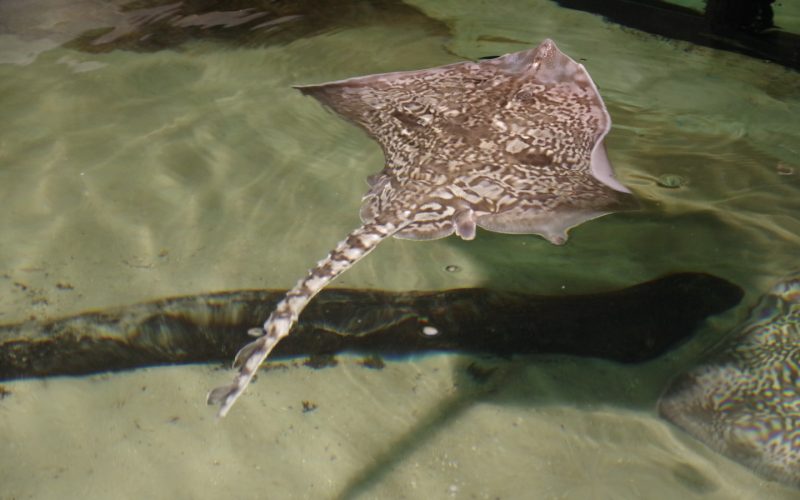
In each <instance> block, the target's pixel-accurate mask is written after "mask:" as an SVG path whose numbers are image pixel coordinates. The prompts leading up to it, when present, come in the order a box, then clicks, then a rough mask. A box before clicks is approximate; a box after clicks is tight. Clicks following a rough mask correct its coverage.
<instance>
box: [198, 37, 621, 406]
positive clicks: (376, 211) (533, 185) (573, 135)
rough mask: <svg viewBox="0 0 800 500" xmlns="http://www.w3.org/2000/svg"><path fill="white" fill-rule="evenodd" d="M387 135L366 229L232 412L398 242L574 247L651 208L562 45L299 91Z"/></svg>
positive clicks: (215, 397) (291, 300) (216, 399)
mask: <svg viewBox="0 0 800 500" xmlns="http://www.w3.org/2000/svg"><path fill="white" fill-rule="evenodd" d="M298 88H299V89H300V90H301V91H302V92H303V93H304V94H307V95H311V96H313V97H315V98H317V99H318V100H319V101H320V102H322V103H323V104H325V105H327V106H329V107H330V108H332V109H333V110H334V111H336V112H337V113H339V114H340V115H342V116H343V117H344V118H346V119H348V120H350V121H352V122H353V123H355V124H356V125H358V126H360V127H361V128H362V129H364V130H365V131H366V132H367V133H368V134H369V135H370V136H372V137H373V138H374V139H376V140H377V141H378V142H379V143H380V145H381V147H382V148H383V152H384V155H385V157H386V166H385V167H384V169H383V170H382V171H381V172H379V173H378V174H376V175H373V176H371V177H370V178H369V179H368V182H369V185H370V190H369V191H368V192H367V194H366V196H365V197H364V199H363V205H362V207H361V212H360V215H361V219H362V221H363V225H362V226H361V227H359V228H358V229H356V230H354V231H353V232H351V233H350V234H349V235H348V236H347V237H346V238H345V239H344V240H342V241H341V242H339V244H338V245H337V246H336V248H335V249H334V250H333V251H332V252H331V253H330V254H328V256H327V257H325V258H324V259H323V260H321V261H319V263H317V265H316V267H314V268H313V269H311V270H310V271H309V273H308V275H307V276H306V277H305V278H303V279H301V280H300V281H299V282H298V283H297V285H295V287H294V288H293V289H291V290H290V291H289V292H288V293H287V294H286V298H285V299H284V300H282V301H281V302H280V303H279V304H278V305H277V307H276V309H275V311H274V312H273V313H272V314H271V315H270V317H269V319H267V321H266V322H265V323H264V326H263V329H254V330H253V331H252V333H253V334H254V335H260V337H259V338H258V339H257V340H255V341H254V342H251V343H250V344H248V345H246V346H245V347H244V348H242V350H240V351H239V353H238V354H237V355H236V360H235V363H234V365H235V366H238V367H239V373H238V374H237V375H236V377H235V379H234V381H233V383H232V384H230V385H226V386H223V387H218V388H216V389H214V390H213V391H211V393H209V395H208V403H209V404H220V405H221V406H220V409H219V416H220V417H222V416H224V415H225V414H227V412H228V411H229V410H230V408H231V406H232V405H233V404H234V402H235V401H236V399H237V398H238V397H239V396H240V395H241V394H242V392H243V391H244V390H245V388H246V387H247V385H248V383H249V382H250V380H251V379H252V377H253V375H254V374H255V372H256V370H257V369H258V367H259V365H261V363H262V362H263V361H264V359H266V357H267V356H268V355H269V353H270V351H271V350H272V349H273V348H274V347H275V345H276V344H277V343H278V342H279V341H280V340H281V339H282V338H284V337H286V336H287V335H288V334H289V331H290V330H291V328H292V325H293V324H294V323H295V322H296V321H297V318H298V315H299V314H300V312H301V311H302V310H303V308H305V306H306V304H308V302H309V301H310V300H311V298H312V297H314V295H316V294H317V293H318V292H319V291H320V290H321V289H322V288H323V287H324V286H325V285H327V284H328V283H329V282H330V281H331V280H333V279H334V278H336V277H337V276H338V275H340V274H341V273H342V272H344V271H346V270H347V269H349V268H350V267H351V266H352V265H353V264H354V263H355V262H357V261H358V260H360V259H361V258H362V257H364V256H365V255H367V254H368V253H369V252H371V251H372V250H373V249H374V248H375V247H376V246H377V245H378V243H380V242H381V241H383V240H384V239H385V238H387V237H389V236H396V237H399V238H407V239H415V240H432V239H437V238H443V237H445V236H449V235H450V234H452V233H456V234H457V235H459V236H461V237H462V238H463V239H465V240H471V239H473V238H474V237H475V232H476V227H477V226H480V227H483V228H484V229H488V230H490V231H497V232H503V233H522V234H539V235H541V236H543V237H544V238H545V239H547V240H548V241H550V242H551V243H554V244H557V245H560V244H563V243H565V242H566V240H567V231H568V230H569V229H570V228H572V227H575V226H577V225H579V224H581V223H583V222H584V221H587V220H589V219H594V218H596V217H600V216H602V215H605V214H609V213H612V212H616V211H620V210H628V209H633V208H635V207H637V203H636V201H635V198H634V197H633V196H632V195H631V194H630V191H629V190H628V189H627V188H625V186H623V185H622V184H620V183H619V182H618V181H617V180H616V179H615V178H614V174H613V170H612V167H611V163H610V162H609V160H608V156H607V155H606V150H605V145H604V143H603V138H604V137H605V136H606V134H607V133H608V131H609V129H610V127H611V119H610V117H609V115H608V112H607V111H606V108H605V105H604V104H603V100H602V98H601V97H600V94H599V93H598V91H597V87H595V85H594V82H592V79H591V78H590V77H589V74H588V73H587V72H586V69H585V68H584V67H583V66H582V65H580V64H578V63H576V62H575V61H573V60H572V59H570V58H569V57H568V56H566V55H565V54H564V53H562V52H561V51H560V50H558V48H557V47H556V45H555V43H553V41H552V40H545V41H543V42H542V43H541V44H540V45H539V46H538V47H537V48H536V49H533V50H527V51H524V52H516V53H513V54H507V55H504V56H501V57H498V58H495V59H491V60H484V61H480V62H463V63H457V64H451V65H447V66H442V67H438V68H432V69H426V70H420V71H406V72H397V73H386V74H380V75H371V76H365V77H360V78H352V79H349V80H342V81H337V82H332V83H325V84H321V85H309V86H302V87H298Z"/></svg>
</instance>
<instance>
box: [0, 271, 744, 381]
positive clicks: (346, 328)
mask: <svg viewBox="0 0 800 500" xmlns="http://www.w3.org/2000/svg"><path fill="white" fill-rule="evenodd" d="M283 293H284V292H283V291H273V290H244V291H234V292H222V293H212V294H207V295H197V296H186V297H176V298H168V299H163V300H158V301H153V302H148V303H143V304H137V305H133V306H129V307H122V308H118V309H114V310H107V311H101V312H88V313H84V314H79V315H76V316H71V317H67V318H63V319H57V320H52V321H48V322H35V321H32V322H25V323H19V324H12V325H3V326H0V379H14V378H21V377H42V376H51V375H81V374H90V373H96V372H102V371H114V370H124V369H131V368H136V367H142V366H152V365H161V364H175V363H198V362H212V361H223V360H224V361H228V360H229V359H231V357H232V356H233V354H234V353H235V352H236V351H237V350H238V349H239V348H240V347H241V345H242V344H243V343H245V342H246V341H247V340H249V337H248V336H247V335H246V333H245V332H246V331H247V330H248V329H249V328H251V327H253V326H255V325H258V324H259V323H261V322H262V321H263V320H264V319H265V318H266V317H267V316H268V315H269V313H270V312H271V310H272V309H273V307H274V305H275V303H276V302H277V301H278V300H280V298H282V297H283ZM742 295H743V292H742V290H741V289H740V288H739V287H737V286H736V285H733V284H731V283H729V282H727V281H725V280H723V279H721V278H717V277H714V276H711V275H708V274H696V273H681V274H673V275H669V276H666V277H663V278H659V279H656V280H653V281H649V282H646V283H642V284H639V285H635V286H632V287H629V288H626V289H622V290H616V291H609V292H604V293H596V294H591V295H577V296H564V297H541V296H535V295H529V294H522V293H510V292H500V291H495V290H487V289H481V288H470V289H459V290H448V291H440V292H406V293H390V292H383V291H370V290H347V289H332V290H326V291H323V292H322V293H320V295H319V296H318V298H317V299H316V300H315V301H314V302H312V303H311V305H310V306H309V307H308V309H307V310H306V311H305V312H304V313H303V315H302V317H301V319H300V322H299V323H298V325H297V327H296V328H295V330H294V331H293V333H292V334H291V335H290V336H289V337H288V338H286V339H285V340H284V341H283V342H281V343H280V344H279V345H278V347H277V348H276V350H275V353H274V357H275V358H280V357H287V356H319V355H332V354H335V353H338V352H344V351H349V352H358V353H368V354H377V355H381V356H404V355H411V354H416V353H422V352H431V351H449V352H463V353H486V354H493V355H499V356H511V355H513V354H568V355H574V356H588V357H596V358H603V359H608V360H612V361H617V362H622V363H638V362H643V361H647V360H651V359H653V358H655V357H658V356H659V355H661V354H663V353H664V352H666V351H667V350H669V349H672V348H674V347H675V346H677V345H678V344H680V343H681V342H683V341H684V340H686V339H687V338H688V337H690V336H691V334H692V332H693V331H694V330H695V328H696V327H697V326H698V325H699V324H700V323H701V322H702V321H703V320H704V319H705V318H706V317H708V316H710V315H712V314H717V313H720V312H722V311H725V310H727V309H729V308H731V307H733V306H735V305H736V304H738V302H739V301H740V300H741V298H742Z"/></svg>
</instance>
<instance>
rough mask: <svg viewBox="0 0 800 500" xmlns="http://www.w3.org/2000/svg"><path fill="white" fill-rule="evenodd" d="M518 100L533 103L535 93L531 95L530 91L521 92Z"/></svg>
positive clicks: (518, 93) (518, 94)
mask: <svg viewBox="0 0 800 500" xmlns="http://www.w3.org/2000/svg"><path fill="white" fill-rule="evenodd" d="M516 98H517V99H519V100H520V101H532V100H533V93H531V92H530V91H529V90H520V91H519V92H517V95H516Z"/></svg>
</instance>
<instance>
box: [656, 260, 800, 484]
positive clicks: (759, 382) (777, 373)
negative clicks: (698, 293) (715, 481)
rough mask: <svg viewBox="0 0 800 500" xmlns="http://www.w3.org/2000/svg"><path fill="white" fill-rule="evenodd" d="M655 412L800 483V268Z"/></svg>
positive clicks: (738, 457) (736, 456)
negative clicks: (718, 351)
mask: <svg viewBox="0 0 800 500" xmlns="http://www.w3.org/2000/svg"><path fill="white" fill-rule="evenodd" d="M658 409H659V412H660V413H661V415H662V416H663V417H665V418H667V419H668V420H670V421H672V422H673V423H674V424H676V425H677V426H679V427H681V428H683V429H684V430H685V431H686V432H688V433H689V434H691V435H692V436H694V437H695V438H697V439H699V440H700V441H702V442H703V443H705V444H706V445H708V446H709V447H710V448H712V449H714V450H716V451H719V452H720V453H722V454H724V455H726V456H728V457H729V458H731V459H733V460H735V461H737V462H740V463H742V464H744V465H745V466H747V467H750V468H751V469H753V470H755V471H756V472H758V473H759V474H761V475H763V476H764V477H767V478H769V479H773V480H778V481H781V482H783V483H787V484H789V485H793V486H795V487H800V273H798V274H795V275H793V276H791V277H789V278H787V279H785V280H783V281H781V282H780V283H778V284H777V285H776V286H775V287H774V288H773V289H772V290H771V291H770V292H769V293H768V294H767V295H766V296H765V297H764V298H763V299H762V300H761V302H760V303H759V304H758V305H757V306H756V307H755V308H754V309H753V311H752V312H751V314H750V319H749V320H748V321H747V323H745V324H744V325H743V326H742V327H741V328H740V329H739V330H737V332H736V333H735V334H734V335H733V337H732V339H731V341H730V343H729V344H727V347H726V348H725V349H724V350H723V351H722V352H720V353H719V354H717V355H716V356H714V357H712V358H711V359H709V360H708V361H707V362H704V363H703V364H702V365H700V366H698V367H696V368H694V369H692V370H690V371H689V372H687V373H684V374H682V375H680V376H678V378H677V379H675V380H674V381H673V382H672V383H671V384H670V386H669V387H668V388H667V390H666V391H665V393H664V394H663V395H662V396H661V399H660V400H659V403H658Z"/></svg>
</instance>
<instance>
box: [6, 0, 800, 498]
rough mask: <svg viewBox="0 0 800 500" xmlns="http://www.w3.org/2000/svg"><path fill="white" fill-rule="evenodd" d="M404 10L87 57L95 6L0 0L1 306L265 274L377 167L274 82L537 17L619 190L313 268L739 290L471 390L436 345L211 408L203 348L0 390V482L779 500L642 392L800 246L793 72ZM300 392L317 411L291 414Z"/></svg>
mask: <svg viewBox="0 0 800 500" xmlns="http://www.w3.org/2000/svg"><path fill="white" fill-rule="evenodd" d="M411 4H412V6H413V7H414V8H415V9H416V11H414V10H402V11H398V12H395V13H394V14H393V15H392V16H388V17H387V16H386V15H381V14H380V13H379V12H378V11H380V9H376V11H375V12H372V11H369V10H367V11H366V13H361V14H359V15H358V16H355V17H354V19H356V21H357V22H356V21H353V22H349V21H348V22H343V23H340V24H337V23H336V22H335V21H330V20H329V23H330V26H329V27H328V28H324V27H323V28H319V29H316V30H308V31H304V32H302V33H300V34H296V35H293V36H291V37H285V38H281V39H280V40H278V41H277V42H276V43H249V44H245V45H241V44H237V43H235V40H234V41H231V40H222V39H219V38H212V37H195V38H192V39H187V40H182V41H181V42H180V43H176V44H174V45H172V46H167V47H165V48H163V49H162V50H157V51H149V52H141V51H131V50H113V51H105V52H88V51H86V50H79V49H78V48H76V47H74V46H72V45H67V46H65V45H64V44H65V43H67V42H68V41H70V40H72V39H73V38H74V37H75V36H77V35H78V34H80V33H84V32H85V31H86V30H88V29H90V28H93V27H97V26H107V25H116V24H115V23H119V22H121V21H120V14H119V13H118V12H117V11H115V10H114V9H113V8H111V7H110V6H109V5H110V4H99V3H98V4H95V3H93V2H74V3H66V2H62V3H53V4H47V3H46V2H41V3H31V4H26V5H27V7H25V8H23V7H22V6H21V4H17V3H16V2H0V12H3V13H4V14H6V15H5V16H4V19H5V21H4V22H3V23H0V112H2V118H3V119H2V120H1V121H0V199H2V200H3V210H2V211H0V230H2V237H3V243H2V245H0V322H3V323H8V322H16V321H22V320H25V319H28V318H36V319H47V318H52V317H58V316H62V315H64V314H71V313H76V312H80V311H84V310H89V309H101V308H105V307H110V306H116V305H124V304H130V303H133V302H138V301H143V300H150V299H153V298H157V297H162V296H168V295H175V294H194V293H203V292H207V291H212V290H223V289H238V288H286V287H289V286H291V285H292V284H294V282H295V281H296V280H297V279H298V278H299V277H301V276H302V275H303V273H304V272H305V270H306V269H307V268H308V267H309V266H310V265H312V264H313V263H315V262H316V261H317V260H318V259H320V258H321V257H323V256H324V255H325V254H326V252H327V251H328V250H329V249H330V248H331V247H332V246H333V245H335V243H336V242H337V241H339V240H340V239H341V238H342V237H343V236H344V235H345V234H346V233H347V232H349V231H350V230H351V229H353V228H354V227H356V226H357V224H358V222H359V221H358V208H359V205H360V198H361V196H362V194H363V193H364V192H365V190H366V184H365V182H364V179H365V178H366V176H368V175H369V174H371V173H374V172H376V171H378V170H380V168H382V161H383V159H382V155H381V152H380V149H379V147H378V146H377V144H375V143H374V142H372V141H371V140H369V139H368V138H367V137H365V136H364V134H363V133H362V132H360V131H359V130H358V129H356V128H355V127H353V126H352V125H349V124H347V123H345V122H344V121H342V120H341V119H339V118H338V117H336V116H334V115H333V114H331V113H329V112H327V111H325V110H324V109H323V108H321V107H320V106H319V105H318V104H317V103H316V102H314V101H313V100H312V99H308V98H304V97H302V96H301V95H300V94H299V93H298V92H297V91H295V90H293V89H292V88H291V85H295V84H305V83H317V82H324V81H329V80H335V79H340V78H345V77H349V76H355V75H362V74H369V73H377V72H384V71H392V70H404V69H416V68H423V67H429V66H436V65H440V64H444V63H448V62H455V61H459V60H463V59H464V58H477V57H481V56H487V55H497V54H502V53H506V52H512V51H517V50H523V49H526V48H529V47H531V46H535V45H536V44H538V43H539V41H541V40H542V39H543V38H546V37H550V38H553V39H554V40H555V41H556V42H557V43H558V44H559V47H560V48H561V49H562V50H563V51H564V52H565V53H567V54H569V55H570V56H572V57H573V58H575V59H576V60H578V61H580V62H581V63H582V64H584V65H585V66H586V68H587V69H588V71H589V73H590V74H591V75H592V77H593V79H594V80H595V82H596V83H597V85H598V87H599V88H600V91H601V94H602V95H603V97H604V99H605V101H606V104H607V106H608V109H609V112H610V114H611V117H612V119H613V121H614V127H613V129H612V131H611V133H610V135H609V137H608V139H607V144H608V149H609V155H610V158H611V160H612V162H613V163H614V165H615V168H616V171H617V176H618V178H619V179H620V180H621V181H622V182H623V183H625V184H626V185H627V186H629V187H630V188H631V189H632V190H633V191H634V192H635V194H636V195H637V196H638V197H639V198H640V199H641V200H642V201H643V204H644V207H645V208H644V209H643V210H642V211H640V212H637V213H629V214H624V215H612V216H608V217H604V218H602V219H599V220H596V221H593V222H590V223H587V224H585V225H583V226H581V227H579V228H577V229H575V230H574V231H572V232H571V233H570V236H571V238H570V241H569V243H568V244H567V245H566V246H564V247H555V246H552V245H550V244H549V243H547V242H546V241H544V240H543V239H541V238H538V237H535V236H510V235H500V234H493V233H488V232H485V231H479V233H478V236H477V238H476V239H475V240H474V241H472V242H464V241H461V240H459V239H456V238H448V239H445V240H438V241H432V242H411V241H399V240H392V241H388V242H385V243H383V244H382V245H381V246H380V247H379V248H378V249H377V250H376V251H375V252H374V253H373V254H372V255H370V256H369V257H368V258H367V259H366V260H364V261H363V262H361V263H359V264H358V265H357V266H356V267H355V268H354V269H353V270H351V271H350V272H348V273H346V274H345V275H344V276H343V277H342V278H341V279H340V280H339V281H337V285H341V286H345V285H346V286H351V287H358V288H384V289H397V290H404V289H444V288H455V287H464V286H489V287H497V288H506V289H518V290H526V291H530V292H536V293H543V294H571V293H579V292H590V291H595V290H601V289H608V288H612V287H622V286H628V285H630V284H633V283H637V282H641V281H644V280H647V279H651V278H653V277H656V276H658V275H661V274H664V273H667V272H672V271H703V272H709V273H712V274H715V275H718V276H721V277H724V278H726V279H729V280H731V281H733V282H735V283H737V284H739V285H740V286H742V287H743V288H744V289H745V290H746V291H747V293H748V295H747V296H746V298H745V300H744V301H743V304H742V306H741V307H740V308H738V309H737V310H735V311H732V312H730V313H728V314H726V315H724V316H722V317H720V318H715V319H714V320H713V321H712V322H711V323H710V325H709V326H708V327H707V328H705V329H704V331H703V332H701V334H700V335H699V336H698V338H697V340H696V341H695V342H693V343H691V344H689V345H687V346H685V347H683V348H682V349H681V350H680V351H679V352H678V353H676V354H674V355H671V356H668V357H667V358H666V359H664V360H660V361H658V362H655V363H651V364H649V365H647V366H642V367H626V368H621V367H617V366H614V365H611V364H608V363H602V362H594V361H575V360H538V361H537V360H532V361H531V360H526V361H525V362H524V363H523V362H518V363H516V364H511V365H503V368H502V369H503V370H505V372H507V375H504V377H500V378H499V381H498V382H497V386H496V387H495V388H494V389H493V391H489V392H490V393H491V394H489V395H487V394H486V390H485V388H481V387H472V386H470V385H469V384H468V383H466V382H464V381H459V378H458V377H459V375H458V373H459V367H462V366H463V365H464V364H465V363H468V360H462V359H457V358H451V357H447V356H441V357H432V358H430V359H426V360H421V361H419V362H416V363H406V364H404V363H392V364H391V365H390V367H389V369H387V370H386V371H384V372H382V373H381V374H373V373H370V372H364V371H363V370H359V369H357V368H353V367H352V366H351V365H353V363H350V364H348V363H343V365H342V366H340V367H338V368H336V369H330V370H327V371H322V372H314V373H306V372H305V371H303V370H302V369H297V370H290V371H288V372H286V373H276V372H269V374H264V375H262V378H261V381H260V383H258V384H256V385H255V386H254V387H253V388H251V390H250V391H249V392H248V394H247V395H246V396H245V397H244V398H243V400H242V401H241V402H240V403H239V405H238V406H237V407H236V408H235V409H234V411H233V413H232V414H231V416H230V417H229V418H228V419H226V420H224V421H221V422H218V423H217V422H215V421H214V420H213V418H212V411H211V409H209V408H206V407H205V406H204V404H203V399H204V394H205V391H206V390H207V389H209V388H210V387H213V386H215V385H218V383H220V382H224V381H227V379H228V376H229V374H228V373H222V372H218V371H214V370H212V369H211V368H209V367H187V368H169V369H153V370H142V371H140V372H137V373H134V374H126V375H119V376H116V375H115V376H111V377H99V378H90V379H57V380H52V381H44V382H42V381H26V382H17V383H10V384H5V385H6V387H7V388H9V389H10V390H11V391H12V392H13V395H12V396H11V397H8V398H5V399H3V400H0V429H2V430H0V433H2V435H3V436H4V437H3V438H2V440H0V460H2V462H3V466H2V467H0V471H2V472H0V484H2V485H4V486H3V487H2V489H0V498H3V499H4V498H69V497H77V496H80V497H81V498H111V497H114V498H143V497H149V498H226V497H234V496H235V497H237V498H264V497H267V498H289V497H290V496H291V497H293V498H328V497H336V496H338V495H343V494H351V493H352V494H353V495H354V496H357V495H359V494H363V497H364V498H401V497H407V498H422V497H427V498H449V497H453V498H494V497H501V498H675V497H677V496H678V495H681V496H683V497H686V498H699V497H703V498H732V497H734V496H735V497H737V498H791V497H792V496H793V495H794V494H796V492H791V491H789V490H786V489H783V488H782V487H780V486H778V485H775V484H773V483H767V482H765V481H763V480H761V479H759V478H758V477H757V476H755V475H753V474H751V473H750V472H748V471H747V470H746V469H743V468H741V467H739V466H737V465H735V464H732V463H730V462H728V461H726V460H725V459H722V458H720V457H718V456H716V455H715V454H714V453H712V452H710V451H708V450H706V449H705V448H704V447H702V446H701V445H699V444H697V443H694V442H693V441H691V440H690V439H689V438H687V437H685V436H681V435H679V434H678V433H677V432H676V431H675V430H674V429H673V428H671V427H670V426H668V425H667V424H665V423H664V422H661V421H660V420H658V419H657V417H656V416H655V413H654V411H653V409H652V407H653V404H654V402H655V399H656V398H657V396H658V393H659V392H660V390H661V388H662V387H663V385H664V383H665V381H666V380H667V378H668V376H669V375H670V374H671V373H674V372H676V371H677V370H679V369H680V368H682V367H684V366H686V364H688V363H690V362H692V361H693V360H694V359H696V355H697V354H698V353H700V352H702V351H703V350H704V349H705V348H707V347H708V346H709V345H711V344H713V343H715V342H717V341H718V339H719V338H720V336H721V335H724V333H725V332H727V331H728V330H729V329H730V328H731V327H732V326H733V325H735V324H736V323H737V322H738V321H739V320H741V319H742V318H743V317H744V316H746V313H747V307H748V306H749V305H751V304H752V303H754V302H755V300H756V298H757V297H758V296H759V295H760V294H761V293H763V292H764V291H765V290H767V289H768V288H769V287H770V285H771V284H772V283H774V282H775V281H776V280H777V279H779V278H780V277H782V276H784V275H786V274H787V273H788V272H790V271H792V270H793V269H796V268H797V266H798V255H800V253H799V252H798V248H800V218H799V217H798V214H800V123H799V122H798V116H800V85H798V80H799V79H798V74H797V73H796V72H793V71H789V70H786V69H784V68H782V67H780V66H778V65H775V64H769V63H764V62H761V61H757V60H753V59H749V58H746V57H743V56H739V55H736V54H730V53H724V52H718V51H714V50H711V49H706V48H703V47H696V46H693V45H691V44H688V43H684V42H674V41H668V40H665V39H660V38H654V37H651V36H649V35H646V34H643V33H639V32H636V31H633V30H629V29H625V28H621V27H619V26H616V25H611V24H607V23H604V22H603V21H602V19H600V18H598V17H595V16H592V15H589V14H584V13H580V12H577V11H571V10H566V9H560V8H557V7H556V6H555V4H553V3H551V2H548V1H537V2H521V1H520V2H504V3H502V5H495V4H491V5H490V4H488V3H485V2H478V1H470V2H460V1H459V2H455V1H452V2H441V1H439V2H433V1H431V2H424V1H421V2H412V3H411ZM115 12H117V13H115ZM370 12H372V13H370ZM781 15H782V16H783V17H782V18H781V19H785V20H792V19H797V18H798V14H797V12H796V11H795V12H792V11H787V10H784V11H782V13H781ZM104 20H107V22H106V23H105V24H104ZM287 22H288V21H287ZM451 265H456V266H458V267H459V268H460V272H458V273H452V272H447V271H446V270H445V268H446V267H447V266H451ZM137 377H140V378H137ZM145 386H146V387H147V388H148V391H144V390H143V389H142V387H145ZM272 391H274V392H272ZM143 395H146V397H145V396H143ZM303 399H313V400H314V401H316V402H317V403H318V404H319V408H320V409H319V410H318V411H316V412H313V413H310V414H308V415H306V414H301V413H300V412H299V411H295V410H297V408H298V406H299V404H300V400H303ZM175 417H177V418H178V420H176V421H172V420H171V419H172V418H175ZM142 429H144V430H142ZM142 436H146V437H142ZM114 450H116V451H114ZM120 450H121V451H120ZM332 457H335V458H332ZM116 461H122V462H121V463H124V464H125V465H124V467H125V468H129V472H128V474H127V475H122V474H121V472H120V471H116V470H114V467H111V466H110V464H111V463H115V462H116ZM3 489H4V490H5V491H3ZM732 495H734V496H732Z"/></svg>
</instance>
